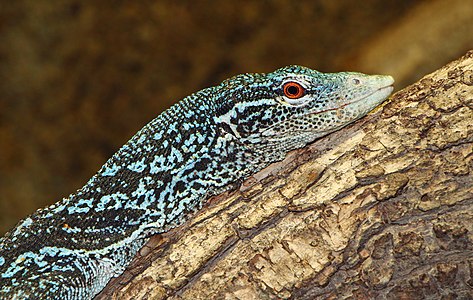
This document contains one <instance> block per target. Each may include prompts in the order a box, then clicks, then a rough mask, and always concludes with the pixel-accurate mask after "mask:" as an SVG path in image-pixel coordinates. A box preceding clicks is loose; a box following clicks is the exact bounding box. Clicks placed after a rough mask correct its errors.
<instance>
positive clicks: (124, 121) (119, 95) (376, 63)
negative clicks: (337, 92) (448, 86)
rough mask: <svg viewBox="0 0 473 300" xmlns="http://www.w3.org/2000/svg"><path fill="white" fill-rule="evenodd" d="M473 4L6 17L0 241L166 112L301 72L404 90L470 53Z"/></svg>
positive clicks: (215, 5) (227, 6)
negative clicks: (232, 82)
mask: <svg viewBox="0 0 473 300" xmlns="http://www.w3.org/2000/svg"><path fill="white" fill-rule="evenodd" d="M472 20H473V0H467V1H460V0H453V1H450V0H436V1H427V0H424V1H420V0H418V1H413V0H404V1H399V0H366V1H351V0H340V1H334V0H318V1H290V0H287V1H286V0H284V1H283V0H275V1H189V2H186V1H170V0H166V1H145V0H140V1H118V0H117V1H79V0H48V1H44V0H43V1H38V0H17V1H2V3H1V4H0V41H1V42H0V234H1V233H3V232H5V231H6V230H8V229H9V228H11V227H12V226H14V224H15V223H16V222H17V221H18V220H19V219H20V218H23V217H25V216H26V215H27V214H30V213H32V212H33V211H34V210H36V209H37V208H39V207H42V206H45V205H47V204H50V203H52V202H55V201H57V200H59V199H61V198H62V197H65V196H67V195H68V194H69V193H71V192H73V191H75V190H76V189H78V188H80V187H81V186H82V185H83V184H84V183H85V182H86V181H87V180H88V179H89V178H90V177H91V176H92V175H93V174H94V173H95V172H96V171H97V170H98V169H99V167H100V166H101V165H102V164H103V163H104V162H105V161H106V160H107V158H108V157H110V156H111V155H112V154H113V153H114V152H115V151H116V150H117V149H118V148H119V147H120V146H121V145H122V144H124V143H125V142H126V141H127V140H128V139H129V138H130V137H131V136H132V135H133V134H134V133H135V132H136V131H137V130H138V129H140V128H141V127H142V126H143V125H144V124H146V123H147V122H148V121H149V120H151V119H152V118H153V117H155V116H156V115H158V114H159V113H160V112H161V111H162V110H163V109H165V108H167V107H169V106H170V105H171V104H172V103H174V102H176V101H178V100H180V99H181V98H183V97H185V96H186V95H189V94H190V93H192V92H195V91H197V90H199V89H202V88H204V87H208V86H212V85H215V84H218V83H219V82H220V81H221V80H223V79H225V78H227V77H229V76H232V75H235V74H238V73H244V72H269V71H272V70H274V69H276V68H279V67H282V66H285V65H288V64H301V65H305V66H308V67H311V68H315V69H318V70H321V71H325V72H336V71H342V70H351V71H362V72H367V73H384V74H390V75H393V76H394V77H395V78H396V80H397V86H396V87H397V88H398V89H399V88H402V87H404V86H406V85H408V84H409V83H412V82H414V81H416V80H417V79H419V78H420V77H421V76H422V75H424V74H426V73H428V72H430V71H433V70H435V69H437V68H438V67H440V66H442V65H444V64H445V63H447V62H448V61H450V60H453V59H455V58H457V57H459V56H460V55H462V54H464V53H465V52H466V51H467V50H469V49H472V48H473V21H472Z"/></svg>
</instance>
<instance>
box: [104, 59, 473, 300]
mask: <svg viewBox="0 0 473 300" xmlns="http://www.w3.org/2000/svg"><path fill="white" fill-rule="evenodd" d="M472 239H473V51H470V52H469V53H467V54H466V55H465V56H464V57H462V58H460V59H458V60H456V61H454V62H452V63H450V64H449V65H447V66H445V67H443V68H442V69H440V70H438V71H436V72H434V73H432V74H430V75H428V76H426V77H424V78H423V79H422V80H420V81H419V82H417V83H416V84H414V85H412V86H409V87H407V88H405V89H403V90H402V91H400V92H398V93H396V94H395V95H394V96H393V97H392V98H391V100H390V101H388V103H387V104H386V105H384V107H382V108H381V109H378V110H377V112H375V113H374V114H372V115H370V116H368V117H366V118H364V119H363V120H362V121H360V122H357V123H356V124H354V125H352V126H349V127H347V128H344V129H343V130H340V131H338V132H336V133H334V134H332V135H330V136H328V137H326V138H323V139H321V140H318V141H316V142H315V143H314V144H312V145H310V146H308V147H306V148H304V149H301V150H298V151H294V152H292V153H291V154H290V155H289V156H288V157H287V158H286V159H285V160H284V161H283V162H280V163H277V164H273V165H271V166H270V167H268V168H267V169H265V170H263V171H262V172H260V173H259V174H257V175H255V176H254V177H253V178H251V179H249V180H247V182H245V184H244V185H243V186H242V187H241V188H240V190H239V191H235V192H233V193H225V194H223V195H220V196H218V197H215V198H214V199H213V200H212V201H211V202H210V204H209V205H207V206H206V207H205V208H204V209H203V210H202V212H201V213H199V215H197V216H196V217H195V218H193V219H192V221H190V222H188V224H186V225H184V226H182V227H181V228H179V229H177V230H174V231H172V232H170V233H167V234H165V235H162V236H160V237H156V238H154V239H153V240H152V241H151V243H150V244H149V245H148V247H146V248H145V249H143V251H142V253H141V256H140V257H138V258H137V259H136V260H135V262H134V264H133V266H132V267H131V268H130V270H129V271H128V272H127V273H126V274H124V275H123V276H121V277H119V278H117V279H116V280H114V281H113V282H111V283H110V284H109V285H108V287H107V289H106V290H104V291H103V292H102V294H101V295H100V296H99V297H98V299H105V298H112V299H164V298H166V297H169V298H170V299H279V298H283V299H286V298H295V299H327V298H328V299H335V298H346V297H353V298H357V299H366V298H377V297H381V298H383V297H386V298H393V299H400V298H401V299H422V298H426V297H431V298H440V297H446V298H449V297H450V298H454V297H458V298H468V296H470V297H471V295H472V294H473V289H472V286H473V278H472V273H473V242H472Z"/></svg>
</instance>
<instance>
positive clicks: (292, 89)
mask: <svg viewBox="0 0 473 300" xmlns="http://www.w3.org/2000/svg"><path fill="white" fill-rule="evenodd" d="M283 92H284V96H286V97H288V98H289V99H298V98H300V97H302V96H304V94H305V89H304V88H303V87H302V85H300V84H298V83H297V82H293V81H291V82H286V83H285V84H284V86H283Z"/></svg>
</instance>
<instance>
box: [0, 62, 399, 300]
mask: <svg viewBox="0 0 473 300" xmlns="http://www.w3.org/2000/svg"><path fill="white" fill-rule="evenodd" d="M355 78H356V80H354V79H355ZM288 81H290V82H296V83H297V84H299V85H300V86H302V87H303V88H304V89H305V91H304V93H303V95H302V96H301V97H300V98H298V99H289V98H287V97H286V96H285V95H284V93H283V85H284V84H285V83H287V82H288ZM391 84H392V78H391V77H389V76H367V75H363V74H359V73H336V74H324V73H320V72H317V71H314V70H310V69H307V68H304V67H299V66H291V67H286V68H282V69H279V70H277V71H275V72H273V73H268V74H244V75H239V76H235V77H233V78H231V79H228V80H226V81H224V82H223V83H222V84H220V85H218V86H216V87H212V88H208V89H204V90H202V91H200V92H197V93H195V94H193V95H191V96H189V97H187V98H185V99H184V100H182V101H181V102H178V103H177V104H175V105H174V106H172V107H171V108H169V109H168V110H166V111H165V112H163V113H162V114H161V115H159V116H158V117H157V118H156V119H154V120H152V121H151V122H150V123H148V124H147V125H146V126H145V127H144V128H143V129H141V130H140V131H139V132H138V133H137V134H136V135H135V136H134V137H133V138H132V139H131V140H130V141H129V142H128V143H127V144H125V145H124V146H123V147H122V148H121V149H120V150H119V151H118V152H117V153H116V154H114V155H113V157H112V158H110V159H109V160H108V161H107V162H106V163H105V165H104V166H103V167H102V168H101V169H100V170H99V172H98V173H97V174H96V175H94V176H93V177H92V178H91V179H90V180H89V182H88V183H87V184H86V185H85V186H84V187H83V188H81V189H80V190H78V191H77V192H76V193H74V194H71V195H70V196H69V197H68V198H65V199H63V200H62V201H59V202H57V203H56V204H53V205H51V206H49V207H47V208H44V209H40V210H38V211H37V212H35V213H34V214H33V215H31V216H30V217H28V218H26V219H25V220H23V221H21V222H20V223H19V224H18V225H17V226H16V227H15V228H14V229H12V230H11V231H10V232H8V233H7V234H6V235H5V236H4V237H3V238H1V239H0V274H1V275H0V298H1V299H91V298H93V297H94V295H96V294H97V293H99V292H100V291H101V290H102V289H103V287H104V286H105V285H106V284H107V282H108V281H109V280H110V279H111V278H112V277H116V276H118V275H120V274H121V273H122V272H123V271H124V269H125V268H126V267H127V265H128V264H129V263H130V261H131V259H132V258H133V256H134V255H135V254H136V252H137V251H138V250H139V249H140V248H141V247H142V246H143V244H144V243H145V242H146V241H147V240H148V238H149V236H150V235H152V234H156V233H161V232H165V231H168V230H170V229H172V228H174V227H176V226H178V225H180V224H182V223H183V222H185V221H186V220H187V219H188V217H189V216H190V215H192V213H194V212H195V211H196V210H198V209H200V208H201V207H202V205H203V203H204V201H205V200H206V199H207V198H208V197H209V196H211V195H214V194H216V193H219V192H222V191H224V190H225V189H228V188H229V187H230V186H232V184H233V183H235V182H240V181H241V180H243V179H244V178H246V177H248V176H249V175H251V174H253V173H255V172H257V171H259V170H261V169H262V168H263V167H265V166H267V165H268V164H269V163H271V162H273V161H277V160H280V159H282V158H284V155H285V154H286V153H287V152H288V151H290V150H293V149H295V148H298V147H302V146H304V145H306V144H307V143H309V142H312V141H314V140H315V139H317V138H318V137H320V136H323V135H326V134H328V133H330V132H332V131H334V130H337V129H339V128H341V127H343V126H345V125H347V124H349V123H351V122H353V121H354V120H356V119H358V118H360V117H362V116H364V115H365V114H366V113H368V112H369V111H370V110H371V109H373V108H374V107H375V106H376V105H378V104H379V103H380V102H382V101H383V100H384V99H385V98H386V97H387V96H388V95H389V94H390V92H391V91H392V87H391Z"/></svg>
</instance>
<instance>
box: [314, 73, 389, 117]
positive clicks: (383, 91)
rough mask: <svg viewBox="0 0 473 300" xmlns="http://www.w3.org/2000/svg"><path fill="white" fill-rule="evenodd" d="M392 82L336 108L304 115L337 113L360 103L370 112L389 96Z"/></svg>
mask: <svg viewBox="0 0 473 300" xmlns="http://www.w3.org/2000/svg"><path fill="white" fill-rule="evenodd" d="M393 82H394V81H392V82H390V83H389V84H388V85H385V86H382V87H380V88H378V89H376V90H374V91H372V92H371V93H369V94H367V95H363V96H361V97H358V98H355V99H354V100H352V101H350V102H346V103H344V104H341V105H339V106H337V107H333V108H327V109H324V110H317V111H311V112H308V113H307V114H306V115H316V114H322V113H325V112H329V111H337V112H339V111H340V110H342V109H344V108H345V107H347V106H351V105H353V104H358V103H360V102H364V105H363V107H368V108H371V109H370V110H372V109H374V108H375V107H376V106H378V104H381V103H382V102H383V101H384V100H385V99H386V98H387V97H388V96H389V95H391V93H392V91H393V89H394V87H393Z"/></svg>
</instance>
